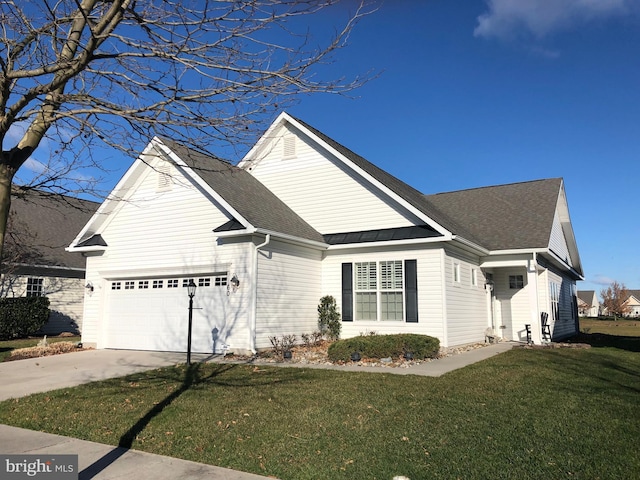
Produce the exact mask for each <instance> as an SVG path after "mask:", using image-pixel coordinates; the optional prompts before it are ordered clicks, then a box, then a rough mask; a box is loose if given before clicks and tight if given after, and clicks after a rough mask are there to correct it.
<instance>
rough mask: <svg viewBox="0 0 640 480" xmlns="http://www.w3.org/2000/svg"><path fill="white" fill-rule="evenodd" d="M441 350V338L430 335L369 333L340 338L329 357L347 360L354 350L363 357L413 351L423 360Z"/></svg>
mask: <svg viewBox="0 0 640 480" xmlns="http://www.w3.org/2000/svg"><path fill="white" fill-rule="evenodd" d="M439 351H440V340H438V339H437V338H434V337H429V336H428V335H417V334H413V333H403V334H397V335H367V336H362V335H361V336H359V337H353V338H346V339H344V340H338V341H337V342H334V343H332V344H331V345H330V346H329V350H328V352H327V353H328V355H329V359H331V361H334V362H346V361H349V360H350V359H351V354H352V353H353V352H358V353H360V355H361V356H362V357H363V358H387V357H391V358H394V357H401V356H403V355H404V354H405V353H406V352H411V353H412V354H413V358H414V359H416V360H422V359H425V358H435V357H436V356H437V355H438V352H439Z"/></svg>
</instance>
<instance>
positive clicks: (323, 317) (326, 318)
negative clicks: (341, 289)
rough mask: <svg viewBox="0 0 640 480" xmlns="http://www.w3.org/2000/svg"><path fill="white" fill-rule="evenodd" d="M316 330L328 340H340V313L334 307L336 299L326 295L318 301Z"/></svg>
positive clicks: (335, 306) (336, 307)
mask: <svg viewBox="0 0 640 480" xmlns="http://www.w3.org/2000/svg"><path fill="white" fill-rule="evenodd" d="M318 328H319V329H320V331H321V332H322V334H323V335H324V336H326V337H327V338H328V339H329V340H337V339H339V338H340V330H341V329H342V323H340V313H339V312H338V306H337V305H336V299H335V298H333V297H332V296H331V295H326V296H324V297H322V298H321V299H320V305H318Z"/></svg>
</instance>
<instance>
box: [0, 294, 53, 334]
mask: <svg viewBox="0 0 640 480" xmlns="http://www.w3.org/2000/svg"><path fill="white" fill-rule="evenodd" d="M48 320H49V299H48V298H47V297H18V298H0V340H12V339H14V338H25V337H28V336H29V335H33V334H34V333H36V332H37V331H38V330H40V329H41V328H42V327H43V326H44V325H45V324H46V323H47V321H48Z"/></svg>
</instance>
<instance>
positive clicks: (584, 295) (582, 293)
mask: <svg viewBox="0 0 640 480" xmlns="http://www.w3.org/2000/svg"><path fill="white" fill-rule="evenodd" d="M595 293H596V292H595V290H578V298H579V299H580V300H582V301H583V302H584V303H586V304H587V305H591V300H593V296H594V294H595Z"/></svg>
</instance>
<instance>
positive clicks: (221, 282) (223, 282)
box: [111, 272, 228, 290]
mask: <svg viewBox="0 0 640 480" xmlns="http://www.w3.org/2000/svg"><path fill="white" fill-rule="evenodd" d="M180 280H182V286H183V287H185V288H186V287H187V285H189V282H190V281H192V280H193V282H194V283H195V284H196V285H197V286H198V287H205V288H206V287H226V286H227V283H228V280H227V272H222V273H214V274H213V275H211V276H208V277H199V278H182V279H179V278H158V279H150V280H118V281H113V282H111V290H122V289H123V284H124V290H135V289H136V283H137V288H138V290H148V289H156V290H157V289H160V288H178V287H179V286H180Z"/></svg>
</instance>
